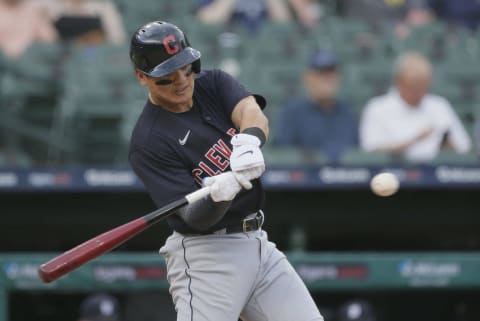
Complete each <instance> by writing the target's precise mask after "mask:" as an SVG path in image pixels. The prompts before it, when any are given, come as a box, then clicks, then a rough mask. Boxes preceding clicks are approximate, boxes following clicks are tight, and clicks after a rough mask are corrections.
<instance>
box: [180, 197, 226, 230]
mask: <svg viewBox="0 0 480 321" xmlns="http://www.w3.org/2000/svg"><path fill="white" fill-rule="evenodd" d="M230 204H231V201H225V202H214V201H213V200H212V199H211V198H210V197H207V198H204V199H201V200H199V201H197V202H194V203H192V204H189V205H188V206H186V207H184V208H183V209H182V210H180V211H179V213H178V214H179V215H180V217H181V218H182V219H183V221H184V222H185V223H186V224H187V225H188V226H190V227H192V228H194V229H195V230H198V231H199V232H203V231H207V230H208V229H209V228H210V227H211V226H213V225H214V224H215V223H217V222H218V221H220V220H221V219H222V218H223V216H224V215H225V213H226V212H227V210H228V208H229V207H230Z"/></svg>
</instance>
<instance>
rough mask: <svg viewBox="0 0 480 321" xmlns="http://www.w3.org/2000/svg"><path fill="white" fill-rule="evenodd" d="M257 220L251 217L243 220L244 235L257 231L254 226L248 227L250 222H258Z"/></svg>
mask: <svg viewBox="0 0 480 321" xmlns="http://www.w3.org/2000/svg"><path fill="white" fill-rule="evenodd" d="M256 219H257V218H256V217H250V218H246V219H244V220H243V222H242V230H243V232H244V233H246V232H251V231H254V230H255V228H254V227H252V226H250V225H248V223H249V222H250V221H253V220H256Z"/></svg>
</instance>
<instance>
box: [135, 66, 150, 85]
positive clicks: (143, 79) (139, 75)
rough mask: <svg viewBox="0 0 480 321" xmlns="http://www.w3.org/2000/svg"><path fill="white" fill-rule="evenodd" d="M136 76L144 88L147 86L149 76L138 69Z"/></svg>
mask: <svg viewBox="0 0 480 321" xmlns="http://www.w3.org/2000/svg"><path fill="white" fill-rule="evenodd" d="M135 76H137V79H138V81H139V82H140V84H141V85H142V86H146V85H147V76H146V75H145V74H144V73H143V72H141V71H140V70H138V69H135Z"/></svg>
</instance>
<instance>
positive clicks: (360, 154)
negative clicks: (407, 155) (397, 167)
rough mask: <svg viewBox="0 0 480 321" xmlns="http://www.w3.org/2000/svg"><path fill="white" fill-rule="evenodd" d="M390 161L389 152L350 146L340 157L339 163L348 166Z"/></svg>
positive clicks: (381, 163) (378, 163) (380, 163)
mask: <svg viewBox="0 0 480 321" xmlns="http://www.w3.org/2000/svg"><path fill="white" fill-rule="evenodd" d="M391 161H392V158H391V156H390V155H389V154H387V153H384V152H365V151H362V150H360V149H357V148H352V149H349V150H347V151H346V152H344V153H343V155H342V156H341V157H340V164H342V165H349V166H370V165H385V164H388V163H390V162H391Z"/></svg>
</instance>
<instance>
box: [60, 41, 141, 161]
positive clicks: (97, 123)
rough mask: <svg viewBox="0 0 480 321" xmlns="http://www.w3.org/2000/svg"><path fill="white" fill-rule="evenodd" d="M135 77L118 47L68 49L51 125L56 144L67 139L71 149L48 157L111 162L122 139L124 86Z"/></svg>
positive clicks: (126, 91) (126, 89)
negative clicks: (57, 105) (59, 99)
mask: <svg viewBox="0 0 480 321" xmlns="http://www.w3.org/2000/svg"><path fill="white" fill-rule="evenodd" d="M136 82H137V80H136V78H135V76H134V74H133V69H132V67H131V63H130V61H129V58H128V49H127V48H126V47H124V46H113V45H105V46H100V47H98V48H96V49H95V50H93V51H85V50H82V49H80V50H77V51H75V52H73V53H72V55H71V56H70V60H68V61H67V63H66V66H65V73H64V86H63V92H62V98H61V101H60V105H59V106H60V110H59V112H58V113H57V114H56V117H55V119H54V120H55V121H54V125H53V128H52V132H53V134H52V136H53V137H54V138H55V139H54V142H55V143H56V146H61V145H62V141H64V140H67V141H70V142H72V144H73V150H72V151H62V150H54V151H52V153H51V155H52V157H53V158H54V159H55V160H59V161H60V160H66V161H68V162H79V163H84V164H97V165H98V164H105V165H112V164H115V162H116V155H117V153H118V149H119V146H121V145H122V143H123V140H122V139H121V135H122V133H121V131H122V124H123V121H124V118H125V113H126V112H125V110H126V108H128V107H129V106H127V102H128V101H129V100H128V98H129V97H130V95H131V94H130V93H129V90H130V88H132V86H131V84H132V83H136ZM138 86H139V87H140V85H139V84H138ZM132 94H134V93H132ZM138 108H141V106H139V107H138ZM52 148H54V146H52Z"/></svg>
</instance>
